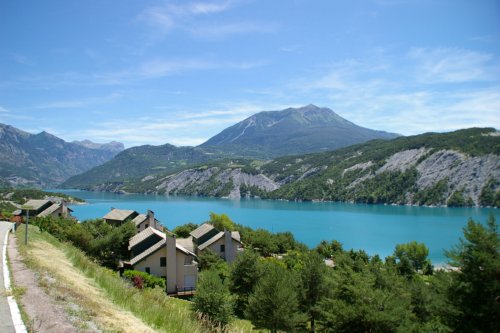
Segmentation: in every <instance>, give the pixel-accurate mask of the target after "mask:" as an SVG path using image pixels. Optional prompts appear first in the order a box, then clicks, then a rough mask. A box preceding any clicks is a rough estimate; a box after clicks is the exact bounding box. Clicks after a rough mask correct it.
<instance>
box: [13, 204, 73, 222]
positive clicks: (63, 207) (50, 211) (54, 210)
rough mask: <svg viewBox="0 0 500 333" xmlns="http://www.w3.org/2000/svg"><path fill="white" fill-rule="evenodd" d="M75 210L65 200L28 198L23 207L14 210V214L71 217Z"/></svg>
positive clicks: (20, 215) (21, 215)
mask: <svg viewBox="0 0 500 333" xmlns="http://www.w3.org/2000/svg"><path fill="white" fill-rule="evenodd" d="M72 211H73V210H72V209H71V208H69V207H68V206H67V204H66V202H65V201H64V200H61V201H60V202H56V201H53V200H34V199H32V200H28V201H27V202H26V203H25V204H24V205H22V208H21V209H18V210H16V211H15V212H13V215H14V216H19V217H21V218H23V217H25V216H27V215H29V216H30V217H47V216H53V217H71V212H72Z"/></svg>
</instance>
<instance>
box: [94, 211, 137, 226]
mask: <svg viewBox="0 0 500 333" xmlns="http://www.w3.org/2000/svg"><path fill="white" fill-rule="evenodd" d="M138 215H139V213H138V212H136V211H135V210H128V209H117V208H111V211H110V212H109V213H107V214H106V215H104V217H103V219H104V221H106V222H107V223H109V224H112V225H115V226H118V225H122V224H123V223H125V222H128V221H132V220H133V219H135V218H136V217H137V216H138Z"/></svg>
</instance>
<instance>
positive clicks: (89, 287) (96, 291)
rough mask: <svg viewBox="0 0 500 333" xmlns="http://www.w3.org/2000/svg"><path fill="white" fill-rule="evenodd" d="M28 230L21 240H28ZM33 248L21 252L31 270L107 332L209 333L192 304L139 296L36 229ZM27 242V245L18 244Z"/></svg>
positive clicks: (244, 325) (236, 327)
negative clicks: (43, 276) (51, 280)
mask: <svg viewBox="0 0 500 333" xmlns="http://www.w3.org/2000/svg"><path fill="white" fill-rule="evenodd" d="M24 230H25V229H24V226H22V227H21V228H19V229H18V231H17V232H18V235H19V237H20V238H21V235H24ZM29 231H30V233H29V244H28V247H24V245H20V246H21V253H23V255H24V256H25V258H26V262H27V264H28V266H29V267H30V268H32V269H34V270H35V271H37V272H39V273H42V274H44V273H48V274H49V275H50V276H51V277H53V278H55V279H56V280H57V282H58V283H57V284H55V285H51V286H50V287H51V288H52V287H54V286H56V287H58V288H60V289H62V290H61V292H62V293H66V294H69V296H68V297H70V298H71V299H72V300H73V301H75V302H76V303H77V305H78V306H79V307H80V309H81V311H80V313H79V314H78V315H80V316H82V317H83V318H84V319H87V320H88V319H92V320H93V321H95V322H96V323H97V324H98V326H100V327H101V328H102V329H104V330H106V331H109V330H112V331H123V332H143V331H151V327H153V328H154V330H155V331H160V332H189V333H196V332H205V331H206V328H204V327H203V326H202V325H201V324H200V323H199V322H198V321H197V320H196V319H195V317H194V315H193V313H192V312H191V310H190V303H189V302H187V301H183V300H179V299H175V298H171V297H166V296H165V294H164V293H163V291H162V290H159V289H155V290H145V291H139V290H137V289H135V288H133V287H131V286H130V285H129V284H127V283H126V282H125V281H123V280H122V279H121V278H120V277H119V276H118V275H117V273H115V272H113V271H111V270H109V269H105V268H103V267H100V266H99V265H97V264H95V263H93V262H92V261H90V260H89V259H88V258H87V257H86V256H85V255H84V254H83V253H82V252H81V251H80V250H78V249H76V248H75V247H73V246H72V245H70V244H67V243H61V242H59V241H58V240H56V239H55V238H54V237H52V236H51V235H49V234H47V233H41V232H40V231H39V230H38V229H37V228H36V227H31V228H30V229H29ZM19 243H22V242H19ZM230 331H231V332H250V331H252V325H251V324H250V323H249V322H246V321H241V320H237V321H235V322H234V323H233V324H232V325H231V327H230Z"/></svg>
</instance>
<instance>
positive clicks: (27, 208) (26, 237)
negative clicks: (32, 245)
mask: <svg viewBox="0 0 500 333" xmlns="http://www.w3.org/2000/svg"><path fill="white" fill-rule="evenodd" d="M22 208H23V209H25V210H26V232H25V234H24V245H28V224H29V220H30V209H31V206H23V207H22Z"/></svg>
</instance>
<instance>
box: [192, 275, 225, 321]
mask: <svg viewBox="0 0 500 333" xmlns="http://www.w3.org/2000/svg"><path fill="white" fill-rule="evenodd" d="M196 289H197V290H196V295H195V297H194V300H193V301H194V302H193V306H194V310H195V311H196V312H198V313H200V314H201V315H202V316H203V317H205V318H208V319H209V320H210V321H211V322H212V323H213V324H217V325H223V326H224V325H226V324H227V323H229V321H230V320H231V316H232V314H233V299H232V296H231V294H230V293H229V289H228V287H227V285H226V284H224V282H223V281H222V280H221V278H220V277H219V273H218V272H217V271H215V270H208V271H205V272H203V273H202V274H201V275H200V278H199V280H198V285H197V288H196Z"/></svg>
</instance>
